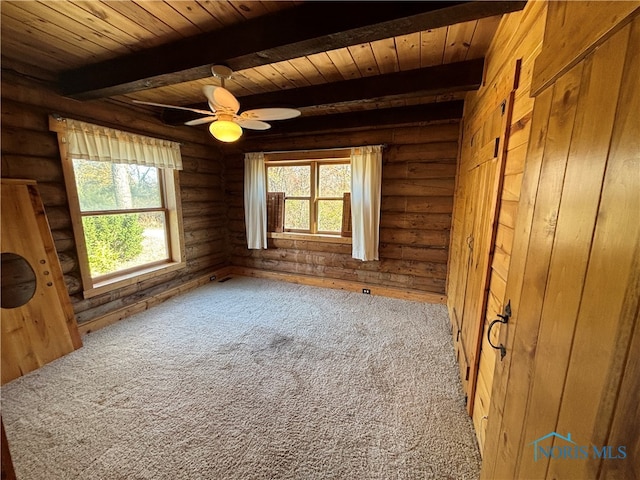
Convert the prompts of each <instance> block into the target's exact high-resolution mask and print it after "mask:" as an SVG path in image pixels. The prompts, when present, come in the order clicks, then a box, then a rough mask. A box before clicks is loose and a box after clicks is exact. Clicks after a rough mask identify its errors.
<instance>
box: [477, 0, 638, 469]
mask: <svg viewBox="0 0 640 480" xmlns="http://www.w3.org/2000/svg"><path fill="white" fill-rule="evenodd" d="M628 6H629V4H628V3H627V2H619V3H618V7H619V9H620V10H619V11H624V10H626V9H627V8H628ZM634 6H635V8H636V12H640V8H638V7H639V6H640V2H634ZM582 7H584V5H582V4H580V3H579V2H578V3H574V2H566V3H565V2H561V3H557V4H556V3H551V4H550V5H549V23H548V24H547V28H553V27H550V26H553V25H554V24H555V25H558V24H566V22H569V23H570V24H571V25H572V28H574V29H575V28H578V27H579V26H583V25H585V24H587V23H592V24H593V23H595V24H596V25H590V28H593V29H596V27H597V24H598V23H599V22H603V23H604V24H606V25H607V27H610V26H611V25H610V24H609V23H607V21H606V20H605V19H606V18H608V17H609V14H611V13H612V12H613V11H614V10H612V9H615V8H616V5H615V4H613V3H608V4H604V3H603V4H597V5H593V6H592V7H591V8H590V9H589V12H588V15H585V16H583V15H581V13H580V10H581V8H582ZM598 10H600V11H598ZM635 15H636V16H635V19H634V20H633V21H632V23H628V22H625V21H620V20H621V19H625V18H628V17H627V16H626V15H624V14H622V15H617V16H616V18H617V19H618V20H619V24H618V25H616V26H617V27H618V28H616V29H615V30H614V33H613V34H612V35H611V36H608V35H607V36H606V37H607V38H602V39H600V40H601V41H600V42H598V43H597V45H595V46H594V45H591V46H590V47H591V48H589V49H587V51H586V56H585V57H583V59H582V60H581V61H580V62H579V63H577V64H575V65H573V66H572V67H571V66H570V67H569V69H568V70H567V71H566V72H565V73H563V74H562V75H560V76H557V75H555V73H554V72H552V74H550V75H549V78H554V79H555V80H554V81H552V83H551V84H550V85H549V86H548V87H547V88H546V89H543V90H542V91H541V93H540V94H539V95H538V96H537V97H536V103H535V108H534V112H533V117H532V129H531V139H532V141H531V142H530V143H531V144H530V146H529V150H528V154H527V159H526V165H525V171H524V176H523V182H522V192H521V200H520V212H519V215H518V219H517V227H516V230H515V237H514V245H513V256H512V265H511V271H510V272H509V278H508V280H507V286H506V291H507V295H509V296H511V298H512V305H513V309H514V317H513V322H510V323H509V325H508V327H507V328H506V329H505V331H503V335H502V341H504V342H505V344H506V345H507V352H508V353H507V357H506V358H505V361H504V362H502V363H499V364H498V368H496V371H495V375H496V377H495V380H494V386H493V392H492V403H491V409H490V414H489V425H488V428H487V432H486V435H487V436H486V446H485V456H484V462H483V469H482V478H486V479H493V478H528V479H529V478H531V479H533V478H553V479H556V478H594V479H595V478H625V479H627V478H628V479H635V478H640V469H639V465H640V464H639V463H638V458H639V456H640V442H639V440H638V439H639V437H638V431H639V430H640V414H639V410H638V403H637V399H638V397H637V395H638V391H637V386H638V346H639V345H640V342H639V338H640V330H639V329H638V308H639V305H640V288H639V285H640V268H639V265H640V212H639V210H638V205H640V174H639V172H640V140H639V139H640V123H639V122H638V119H637V112H638V111H639V110H640V90H638V78H639V77H640V57H639V55H638V53H639V51H638V45H640V15H639V14H638V13H636V14H635ZM559 20H561V21H559ZM605 30H606V29H605ZM568 31H571V29H569V30H568ZM552 33H553V35H550V36H549V38H552V39H553V38H558V36H557V34H558V32H552ZM573 40H575V39H573V38H566V39H564V40H563V46H564V47H565V48H568V49H570V50H571V49H572V48H573V46H574V45H572V41H573ZM577 46H578V47H581V46H580V45H577ZM596 46H597V48H596ZM558 47H559V46H558V45H557V44H556V43H554V42H552V43H550V44H547V43H546V39H545V44H544V45H543V49H544V50H548V51H549V52H553V51H555V50H557V49H558ZM540 58H542V56H541V57H540ZM545 58H554V56H553V55H547V56H546V57H545ZM541 71H546V70H545V69H542V70H541ZM550 432H557V433H558V434H560V435H563V436H567V434H569V433H570V434H571V437H572V441H573V442H575V445H578V446H581V447H582V448H583V449H584V450H583V454H582V455H581V456H577V455H576V454H575V453H574V454H573V458H567V455H565V456H561V455H558V452H561V451H565V450H564V449H566V448H567V445H568V444H567V443H566V442H564V441H563V440H561V439H559V438H550V439H547V440H546V441H545V442H544V447H545V448H550V447H551V446H554V452H555V454H554V455H553V456H552V458H548V457H547V456H545V455H540V456H539V457H538V458H537V459H536V458H534V451H533V448H534V446H533V445H531V442H533V441H534V440H536V439H538V438H541V437H543V436H545V435H547V434H549V433H550ZM606 446H610V448H605V450H604V453H605V455H603V453H602V452H603V450H602V449H603V447H606ZM594 447H595V448H597V449H598V451H599V452H600V454H599V455H598V454H596V452H595V451H594V449H593V448H594ZM619 447H623V448H624V455H622V452H621V450H620V448H619ZM569 448H570V449H572V446H569ZM581 451H582V450H581ZM574 452H575V451H574ZM576 456H577V458H575V457H576ZM569 457H572V455H571V454H569ZM603 457H605V458H603Z"/></svg>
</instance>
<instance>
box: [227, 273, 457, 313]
mask: <svg viewBox="0 0 640 480" xmlns="http://www.w3.org/2000/svg"><path fill="white" fill-rule="evenodd" d="M229 268H230V272H229V273H230V274H231V275H240V276H245V277H256V278H270V279H273V280H282V281H284V282H291V283H298V284H301V285H311V286H314V287H325V288H336V289H338V290H347V291H350V292H358V293H362V289H364V288H366V289H368V290H369V291H370V292H371V295H380V296H383V297H392V298H400V299H403V300H413V301H416V302H427V303H442V304H446V303H447V296H446V295H442V294H438V293H430V292H422V291H420V290H405V289H402V288H394V287H383V286H380V285H371V284H365V283H359V282H351V281H349V280H337V279H333V278H325V277H311V276H308V275H295V274H293V273H282V272H271V271H267V270H258V269H255V268H246V267H237V266H232V267H229Z"/></svg>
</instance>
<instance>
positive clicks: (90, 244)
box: [82, 214, 144, 276]
mask: <svg viewBox="0 0 640 480" xmlns="http://www.w3.org/2000/svg"><path fill="white" fill-rule="evenodd" d="M82 225H83V227H84V236H85V244H86V246H87V253H88V256H89V268H90V269H91V274H92V276H99V275H104V274H106V273H110V272H112V271H114V270H116V269H117V267H118V266H119V265H121V264H123V263H125V262H127V261H129V260H132V259H134V258H135V257H136V256H138V255H140V254H141V253H142V240H143V233H144V228H143V227H142V225H141V224H140V222H139V221H138V215H136V214H125V215H99V216H95V217H84V218H83V219H82Z"/></svg>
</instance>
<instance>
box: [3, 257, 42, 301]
mask: <svg viewBox="0 0 640 480" xmlns="http://www.w3.org/2000/svg"><path fill="white" fill-rule="evenodd" d="M0 263H1V265H0V268H1V270H0V276H1V277H2V280H1V283H2V290H1V291H0V306H2V308H18V307H21V306H22V305H24V304H25V303H27V302H28V301H29V300H31V298H33V295H34V294H35V293H36V274H35V272H34V271H33V268H31V265H29V262H28V261H27V259H26V258H24V257H22V256H20V255H17V254H15V253H3V254H2V259H1V260H0Z"/></svg>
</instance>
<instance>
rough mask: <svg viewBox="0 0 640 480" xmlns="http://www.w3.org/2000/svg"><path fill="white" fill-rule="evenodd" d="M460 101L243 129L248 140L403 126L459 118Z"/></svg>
mask: <svg viewBox="0 0 640 480" xmlns="http://www.w3.org/2000/svg"><path fill="white" fill-rule="evenodd" d="M463 106H464V102H463V101H462V100H456V101H453V102H439V103H429V104H426V105H411V106H409V107H392V108H382V109H377V110H362V111H359V112H349V113H336V114H330V115H317V116H313V117H298V118H294V119H291V120H284V121H280V122H274V123H273V124H272V126H271V128H270V129H269V130H262V131H251V130H247V131H246V140H247V141H248V142H251V141H257V140H259V139H261V138H267V137H273V136H278V135H281V136H282V135H291V134H312V133H319V132H327V131H339V130H340V131H341V130H345V129H351V128H353V129H355V128H357V129H362V128H373V127H382V126H388V125H406V124H412V123H420V122H435V121H443V120H459V119H460V118H462V110H463Z"/></svg>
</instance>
